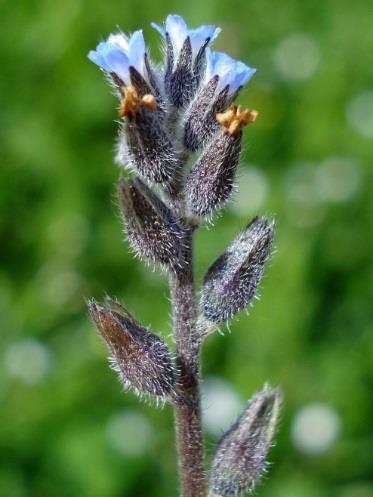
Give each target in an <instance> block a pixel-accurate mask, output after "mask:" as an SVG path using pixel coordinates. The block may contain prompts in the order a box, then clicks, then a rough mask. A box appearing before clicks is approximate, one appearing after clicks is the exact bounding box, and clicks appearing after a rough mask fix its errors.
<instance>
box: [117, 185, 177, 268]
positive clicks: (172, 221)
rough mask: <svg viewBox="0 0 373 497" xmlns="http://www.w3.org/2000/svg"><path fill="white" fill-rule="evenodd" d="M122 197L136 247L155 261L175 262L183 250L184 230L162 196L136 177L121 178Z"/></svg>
mask: <svg viewBox="0 0 373 497" xmlns="http://www.w3.org/2000/svg"><path fill="white" fill-rule="evenodd" d="M119 201H120V207H121V212H122V216H123V222H124V225H125V228H126V232H127V237H128V240H129V242H130V244H131V247H132V248H133V250H134V251H135V252H136V253H137V254H138V255H139V256H140V257H145V258H147V259H150V260H152V261H154V262H161V263H164V264H169V263H172V262H175V261H176V260H177V259H178V257H179V255H180V253H181V239H182V230H181V228H180V226H179V225H178V223H177V221H176V218H175V216H174V214H173V213H172V212H171V210H170V209H169V208H168V207H167V206H166V205H165V204H164V203H163V202H162V200H161V199H160V198H159V197H158V196H157V195H156V194H155V193H154V192H153V191H152V190H151V189H150V188H149V187H148V186H146V185H145V183H143V182H142V181H141V180H140V179H138V178H136V179H131V180H128V181H126V180H124V179H122V180H121V181H120V184H119Z"/></svg>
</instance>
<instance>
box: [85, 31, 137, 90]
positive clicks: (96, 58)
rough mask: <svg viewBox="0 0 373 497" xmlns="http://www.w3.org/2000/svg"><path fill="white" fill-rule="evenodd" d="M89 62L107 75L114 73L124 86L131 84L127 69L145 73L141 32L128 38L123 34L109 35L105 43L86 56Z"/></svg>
mask: <svg viewBox="0 0 373 497" xmlns="http://www.w3.org/2000/svg"><path fill="white" fill-rule="evenodd" d="M88 58H89V60H91V61H92V62H94V63H95V64H97V65H98V66H99V67H101V69H103V70H104V71H106V72H109V73H115V74H116V75H117V76H118V77H119V78H120V79H121V80H122V81H123V82H124V83H125V84H126V85H129V84H131V81H130V75H129V68H130V67H131V66H132V67H134V68H135V69H136V70H137V71H138V72H139V73H140V74H141V75H144V72H145V42H144V36H143V34H142V30H140V31H135V32H134V33H133V34H132V35H131V36H130V37H129V38H127V36H125V35H124V34H123V33H115V34H111V35H110V36H109V37H108V39H107V41H104V42H101V43H99V44H98V45H97V47H96V50H91V51H90V52H89V54H88Z"/></svg>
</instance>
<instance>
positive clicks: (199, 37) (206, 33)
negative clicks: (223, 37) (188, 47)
mask: <svg viewBox="0 0 373 497" xmlns="http://www.w3.org/2000/svg"><path fill="white" fill-rule="evenodd" d="M220 32H221V28H218V27H216V26H210V25H207V26H200V27H199V28H197V29H190V30H189V36H190V41H191V44H192V50H193V55H197V53H198V51H199V49H200V48H201V47H202V45H203V44H204V43H205V41H206V40H207V39H209V40H210V41H209V43H212V42H213V41H214V40H215V38H216V37H217V36H218V35H219V33H220Z"/></svg>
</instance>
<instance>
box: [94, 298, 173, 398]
mask: <svg viewBox="0 0 373 497" xmlns="http://www.w3.org/2000/svg"><path fill="white" fill-rule="evenodd" d="M107 304H108V306H107V307H105V306H103V305H101V304H99V303H97V302H96V301H94V300H90V301H89V302H88V310H89V314H90V316H91V319H92V321H93V322H94V324H95V325H96V327H97V329H98V331H99V333H100V334H101V335H102V337H103V338H104V340H105V342H106V344H107V346H108V348H109V350H110V353H111V362H112V366H113V369H114V370H115V371H117V373H118V374H119V378H120V380H121V382H122V383H123V384H124V386H126V387H131V388H133V389H134V390H135V391H136V392H137V393H139V394H141V393H147V394H152V395H156V396H159V397H165V396H167V395H170V394H171V393H172V391H173V386H174V383H175V374H174V368H173V366H172V362H171V357H170V353H169V350H168V348H167V346H166V345H165V344H164V343H163V341H162V340H161V339H160V338H159V337H158V336H157V335H155V334H154V333H152V332H151V331H150V330H148V329H147V328H145V327H143V326H141V325H140V324H139V323H138V322H137V321H136V320H135V319H134V318H133V317H132V316H131V315H130V314H129V312H128V311H127V310H126V309H125V308H124V307H123V306H121V305H120V304H118V303H117V302H115V301H111V300H109V301H108V302H107Z"/></svg>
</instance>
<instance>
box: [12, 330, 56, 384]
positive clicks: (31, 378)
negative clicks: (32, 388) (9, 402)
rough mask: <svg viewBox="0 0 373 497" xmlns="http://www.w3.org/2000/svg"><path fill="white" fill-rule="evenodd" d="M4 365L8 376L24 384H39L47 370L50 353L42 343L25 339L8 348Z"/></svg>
mask: <svg viewBox="0 0 373 497" xmlns="http://www.w3.org/2000/svg"><path fill="white" fill-rule="evenodd" d="M4 363H5V367H6V370H7V371H8V373H9V375H10V376H13V377H14V378H17V379H18V380H20V381H21V382H23V383H25V384H28V385H34V384H36V383H39V382H40V381H41V380H42V379H43V378H44V377H45V376H46V374H47V372H48V370H49V366H50V352H49V350H48V349H47V347H46V346H45V345H44V344H43V343H41V342H39V341H37V340H34V339H33V338H27V339H24V340H20V341H18V342H14V343H12V344H11V345H10V346H9V347H8V349H7V350H6V352H5V358H4Z"/></svg>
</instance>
